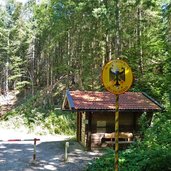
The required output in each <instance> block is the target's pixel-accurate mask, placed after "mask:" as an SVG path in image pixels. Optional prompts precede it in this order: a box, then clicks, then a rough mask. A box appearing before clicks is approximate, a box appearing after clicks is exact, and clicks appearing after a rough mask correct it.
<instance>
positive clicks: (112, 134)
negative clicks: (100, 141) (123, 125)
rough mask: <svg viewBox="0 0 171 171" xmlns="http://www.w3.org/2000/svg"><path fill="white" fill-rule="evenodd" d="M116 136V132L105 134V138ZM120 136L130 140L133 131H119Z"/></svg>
mask: <svg viewBox="0 0 171 171" xmlns="http://www.w3.org/2000/svg"><path fill="white" fill-rule="evenodd" d="M115 137H116V136H115V132H112V133H105V134H104V138H108V139H114V138H115ZM119 138H121V139H125V140H126V141H128V142H130V141H131V140H132V138H133V133H131V132H119Z"/></svg>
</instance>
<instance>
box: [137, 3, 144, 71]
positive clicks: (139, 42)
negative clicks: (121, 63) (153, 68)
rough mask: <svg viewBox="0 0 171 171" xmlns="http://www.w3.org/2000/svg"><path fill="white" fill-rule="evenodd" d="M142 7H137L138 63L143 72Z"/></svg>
mask: <svg viewBox="0 0 171 171" xmlns="http://www.w3.org/2000/svg"><path fill="white" fill-rule="evenodd" d="M141 15H142V14H141V8H140V6H139V7H138V9H137V20H138V21H137V50H138V56H139V59H138V65H139V71H140V74H143V50H142V40H141V37H142V31H141V19H142V16H141Z"/></svg>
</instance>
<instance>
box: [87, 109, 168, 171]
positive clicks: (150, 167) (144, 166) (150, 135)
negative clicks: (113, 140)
mask: <svg viewBox="0 0 171 171" xmlns="http://www.w3.org/2000/svg"><path fill="white" fill-rule="evenodd" d="M144 120H145V117H144V116H143V118H142V120H141V123H143V121H144ZM145 125H146V124H145ZM145 127H146V126H143V132H144V138H143V140H141V141H140V140H139V141H137V142H136V143H135V144H133V145H132V146H131V147H130V148H129V149H127V150H125V151H121V152H120V154H119V167H120V170H122V171H160V170H165V171H169V170H171V163H170V158H171V110H168V111H167V112H163V113H157V114H156V115H155V116H154V120H153V123H152V126H151V127H149V128H146V129H144V128H145ZM113 154H114V151H110V152H108V153H107V154H105V155H104V156H102V157H101V158H99V159H96V160H94V161H93V162H91V163H90V164H89V165H88V168H87V171H93V170H100V169H102V168H103V170H106V171H110V170H112V169H113V168H114V165H113V163H114V156H113Z"/></svg>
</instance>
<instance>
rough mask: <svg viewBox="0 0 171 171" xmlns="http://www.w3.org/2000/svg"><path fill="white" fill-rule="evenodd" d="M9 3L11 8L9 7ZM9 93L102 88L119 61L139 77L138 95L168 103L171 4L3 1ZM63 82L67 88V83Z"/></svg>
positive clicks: (4, 76) (1, 61)
mask: <svg viewBox="0 0 171 171" xmlns="http://www.w3.org/2000/svg"><path fill="white" fill-rule="evenodd" d="M5 2H6V3H5ZM0 8H1V12H0V13H1V18H0V29H1V32H0V51H1V53H0V65H1V69H0V74H1V90H3V92H4V93H8V91H9V90H19V91H24V92H25V91H26V93H27V92H29V93H32V94H33V95H34V94H35V92H36V91H37V90H40V89H42V88H45V87H49V86H54V85H56V84H58V87H59V83H62V85H63V87H62V89H67V88H70V89H80V90H102V89H103V87H102V86H101V78H100V77H101V70H102V67H103V66H104V64H105V63H107V62H108V61H109V60H111V59H115V58H120V59H124V60H126V61H127V62H128V63H129V65H130V66H131V67H132V70H133V72H134V78H135V79H134V85H133V88H132V91H145V92H147V93H148V94H150V95H151V94H152V95H153V97H156V98H157V100H159V101H160V102H164V103H166V102H168V101H169V100H168V99H169V92H170V89H171V87H170V85H171V84H170V82H171V79H170V78H171V75H170V74H171V70H170V63H171V55H170V48H169V47H170V44H171V40H170V34H171V25H170V23H171V15H170V9H171V4H169V3H162V1H159V0H158V1H156V0H154V1H148V0H129V1H128V0H120V1H119V0H116V1H112V0H87V1H76V0H44V1H43V0H42V1H35V0H30V1H28V2H27V3H26V4H22V3H19V2H15V1H14V0H6V1H4V3H1V6H0ZM62 85H61V86H62Z"/></svg>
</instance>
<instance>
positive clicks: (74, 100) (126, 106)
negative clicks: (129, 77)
mask: <svg viewBox="0 0 171 171" xmlns="http://www.w3.org/2000/svg"><path fill="white" fill-rule="evenodd" d="M67 99H68V103H69V106H70V108H72V109H75V110H114V109H115V95H113V94H111V93H110V92H93V91H68V94H67ZM119 109H120V110H144V111H147V110H152V111H154V110H161V106H160V105H159V104H157V103H156V102H155V101H154V100H153V99H152V98H150V97H149V96H146V95H144V94H143V93H141V92H126V93H125V94H121V95H120V96H119Z"/></svg>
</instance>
